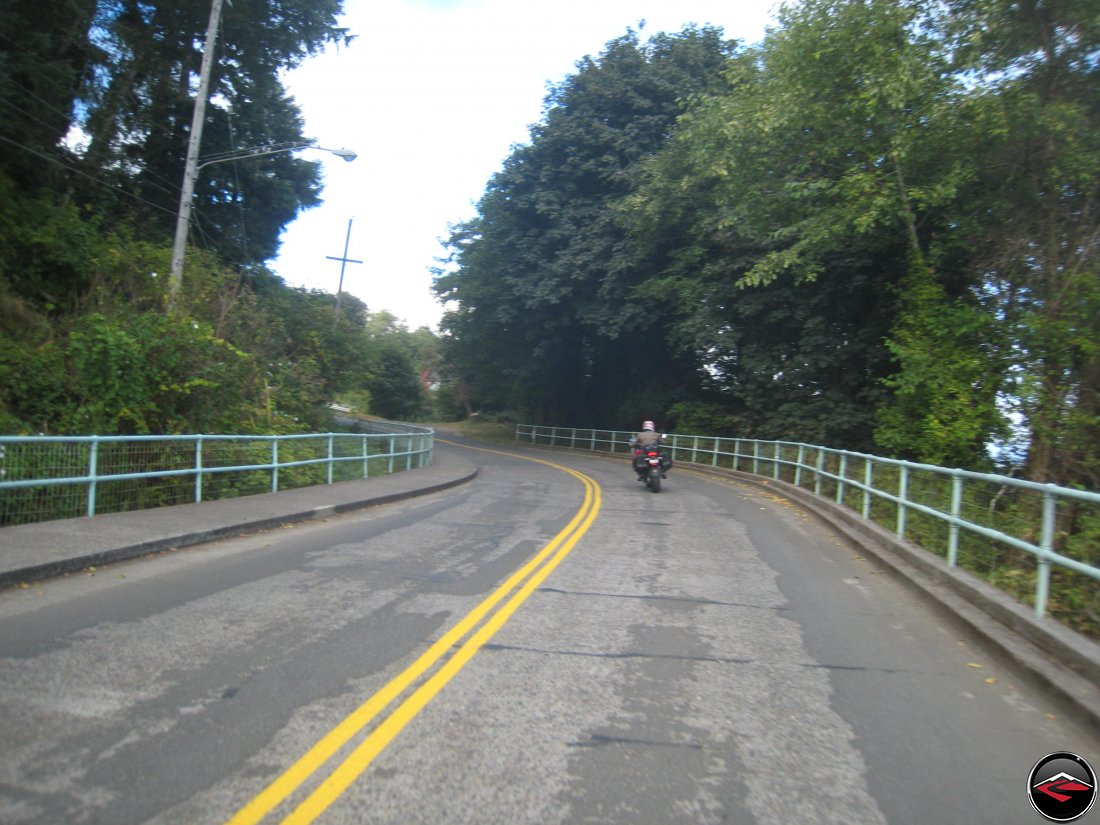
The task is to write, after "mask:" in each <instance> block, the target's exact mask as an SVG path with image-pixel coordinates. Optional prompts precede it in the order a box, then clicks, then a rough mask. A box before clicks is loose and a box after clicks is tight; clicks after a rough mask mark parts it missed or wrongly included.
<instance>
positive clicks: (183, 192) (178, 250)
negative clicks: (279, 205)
mask: <svg viewBox="0 0 1100 825" xmlns="http://www.w3.org/2000/svg"><path fill="white" fill-rule="evenodd" d="M298 149H320V150H321V151H322V152H331V153H332V154H334V155H336V157H338V158H343V159H344V160H346V161H347V162H348V163H350V162H351V161H353V160H355V158H356V157H357V155H356V154H355V152H353V151H351V150H350V149H326V148H325V147H324V146H318V145H317V144H315V143H308V142H307V143H291V144H287V145H286V146H267V147H257V148H255V149H240V150H237V151H234V152H226V153H224V154H222V155H218V156H214V157H211V158H209V159H208V160H205V161H203V162H201V163H198V162H196V161H197V158H194V157H193V156H192V155H191V154H190V153H188V159H187V160H188V163H187V166H188V167H189V168H188V169H187V170H186V171H185V173H184V176H183V186H182V187H181V189H180V204H179V210H178V211H177V212H176V238H175V241H174V242H173V244H172V270H171V275H170V276H169V281H168V306H169V307H170V308H173V309H174V308H175V306H176V299H177V298H178V296H179V291H180V287H181V286H182V285H183V256H184V253H185V252H186V250H187V229H188V226H189V225H190V223H191V200H192V198H193V196H194V194H195V181H196V180H197V179H198V176H199V170H200V169H202V168H203V167H205V166H210V165H211V164H214V163H224V162H225V161H229V160H242V159H244V158H258V157H263V156H264V155H276V154H279V153H281V152H294V151H296V150H298Z"/></svg>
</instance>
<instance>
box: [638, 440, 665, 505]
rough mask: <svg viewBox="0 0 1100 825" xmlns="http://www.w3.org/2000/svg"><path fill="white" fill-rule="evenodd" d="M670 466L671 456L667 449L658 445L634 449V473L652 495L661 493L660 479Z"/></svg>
mask: <svg viewBox="0 0 1100 825" xmlns="http://www.w3.org/2000/svg"><path fill="white" fill-rule="evenodd" d="M671 466H672V456H671V455H670V454H669V451H668V448H667V447H662V446H661V445H659V444H652V445H649V446H645V447H643V446H635V447H634V472H636V473H637V474H638V480H639V481H644V482H645V486H646V487H648V488H649V489H650V490H651V491H653V492H654V493H659V492H661V479H662V478H664V477H665V472H666V471H667V470H668V469H669V468H670V467H671Z"/></svg>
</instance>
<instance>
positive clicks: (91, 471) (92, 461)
mask: <svg viewBox="0 0 1100 825" xmlns="http://www.w3.org/2000/svg"><path fill="white" fill-rule="evenodd" d="M98 463H99V436H92V449H91V450H90V451H89V453H88V478H89V481H88V517H89V518H91V517H92V516H94V515H95V493H96V471H97V465H98Z"/></svg>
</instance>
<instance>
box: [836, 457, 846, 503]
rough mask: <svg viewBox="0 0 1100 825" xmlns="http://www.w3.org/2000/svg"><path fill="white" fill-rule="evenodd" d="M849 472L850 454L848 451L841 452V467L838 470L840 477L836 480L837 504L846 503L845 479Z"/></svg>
mask: <svg viewBox="0 0 1100 825" xmlns="http://www.w3.org/2000/svg"><path fill="white" fill-rule="evenodd" d="M847 473H848V454H847V453H841V454H840V468H839V469H838V470H837V475H838V476H839V478H838V479H837V482H836V503H837V504H844V490H845V486H844V480H845V476H846V475H847Z"/></svg>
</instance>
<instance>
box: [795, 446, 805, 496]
mask: <svg viewBox="0 0 1100 825" xmlns="http://www.w3.org/2000/svg"><path fill="white" fill-rule="evenodd" d="M805 461H806V445H805V444H799V445H798V463H797V464H795V465H794V486H795V487H800V486H801V485H802V464H803V462H805Z"/></svg>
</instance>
